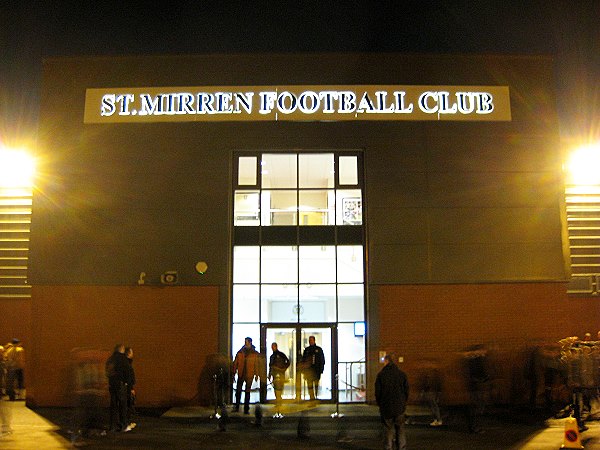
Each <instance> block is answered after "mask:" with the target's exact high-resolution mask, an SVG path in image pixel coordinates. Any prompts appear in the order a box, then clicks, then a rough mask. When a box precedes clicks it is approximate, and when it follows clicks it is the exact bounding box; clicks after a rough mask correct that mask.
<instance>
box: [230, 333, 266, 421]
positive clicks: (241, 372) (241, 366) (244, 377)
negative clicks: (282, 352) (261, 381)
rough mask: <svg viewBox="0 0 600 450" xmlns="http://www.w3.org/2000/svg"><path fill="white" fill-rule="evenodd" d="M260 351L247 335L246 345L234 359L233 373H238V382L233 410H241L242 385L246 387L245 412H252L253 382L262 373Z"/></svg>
mask: <svg viewBox="0 0 600 450" xmlns="http://www.w3.org/2000/svg"><path fill="white" fill-rule="evenodd" d="M258 356H259V353H258V352H257V351H256V348H255V347H254V345H252V338H250V337H247V338H246V339H245V340H244V346H243V347H242V348H240V349H239V350H238V352H237V353H236V355H235V359H234V361H233V371H232V375H233V376H235V375H236V374H237V384H236V392H235V406H234V407H233V412H238V411H239V410H240V401H241V399H242V386H243V387H244V394H245V395H244V414H250V392H251V390H252V382H253V381H255V380H257V379H258V375H259V373H260V367H259V357H258Z"/></svg>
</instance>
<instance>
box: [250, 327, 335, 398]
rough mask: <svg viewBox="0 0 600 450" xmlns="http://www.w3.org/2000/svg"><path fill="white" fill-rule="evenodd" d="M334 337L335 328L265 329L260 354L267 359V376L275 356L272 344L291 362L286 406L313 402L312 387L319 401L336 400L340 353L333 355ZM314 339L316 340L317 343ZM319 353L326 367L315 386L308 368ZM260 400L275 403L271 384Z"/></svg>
mask: <svg viewBox="0 0 600 450" xmlns="http://www.w3.org/2000/svg"><path fill="white" fill-rule="evenodd" d="M335 336H336V333H335V326H334V325H320V324H319V325H316V326H310V325H307V326H304V325H303V326H299V325H292V326H286V325H263V326H262V329H261V353H263V354H264V355H265V363H266V366H267V367H266V373H268V371H269V360H270V358H271V355H272V354H273V350H272V344H273V343H275V344H277V349H278V350H279V351H281V352H283V353H284V354H285V355H286V356H287V357H288V358H289V360H290V366H289V368H288V369H287V371H286V373H285V383H284V386H283V395H282V398H283V401H284V402H285V401H288V402H289V401H298V402H300V401H308V400H311V395H310V394H311V392H310V389H311V387H312V389H313V393H314V392H315V390H316V398H317V399H318V400H322V401H332V400H335V399H336V398H337V386H335V383H334V380H335V379H336V377H335V375H336V373H337V353H336V352H335V351H334V350H335V348H336V344H335V340H336V339H335ZM312 338H314V343H313V339H312ZM311 343H313V345H314V346H313V347H311ZM319 352H322V355H323V357H324V361H325V364H324V366H323V372H322V373H319V374H317V378H318V381H317V382H314V381H313V378H315V377H314V376H312V375H311V374H312V373H313V372H314V370H313V371H311V369H310V367H309V366H310V365H312V363H313V358H312V354H313V353H316V354H318V353H319ZM304 356H306V358H304ZM315 359H316V358H315ZM263 386H264V385H263ZM261 400H262V401H274V400H275V391H274V389H273V384H272V382H270V381H268V382H267V383H266V388H265V389H264V392H262V393H261Z"/></svg>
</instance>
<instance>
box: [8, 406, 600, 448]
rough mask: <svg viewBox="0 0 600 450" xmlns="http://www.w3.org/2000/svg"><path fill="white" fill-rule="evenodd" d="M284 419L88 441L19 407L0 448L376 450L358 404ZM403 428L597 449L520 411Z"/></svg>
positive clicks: (464, 441) (449, 441)
mask: <svg viewBox="0 0 600 450" xmlns="http://www.w3.org/2000/svg"><path fill="white" fill-rule="evenodd" d="M284 406H285V407H284V410H283V413H284V417H283V418H281V419H275V418H273V417H272V415H273V414H274V412H275V411H274V410H273V405H261V407H260V408H259V409H260V411H261V412H262V420H261V419H260V417H258V418H257V417H256V415H255V411H256V407H255V406H253V407H252V409H251V412H252V414H250V415H244V414H241V413H228V414H227V416H226V417H227V420H226V421H225V420H224V419H223V418H221V419H218V418H217V417H215V414H214V410H213V409H211V408H204V407H196V406H190V407H177V408H171V409H168V410H157V409H153V410H152V409H142V410H139V411H138V417H137V419H136V420H137V426H136V428H135V429H134V430H133V431H131V432H129V433H117V432H110V431H105V429H104V428H105V425H106V420H107V418H108V411H106V410H104V409H103V410H101V411H100V417H98V419H99V420H100V421H101V422H103V423H102V425H99V427H98V428H97V429H93V430H92V431H91V433H90V434H89V435H87V436H82V435H81V434H80V433H79V432H78V430H77V428H76V427H74V426H73V425H74V422H75V417H77V416H76V413H77V411H75V410H73V409H71V408H36V409H31V408H28V407H27V406H26V405H25V402H22V401H21V402H20V401H17V402H6V401H4V402H0V408H1V409H2V411H0V412H4V413H6V414H8V415H9V416H12V418H11V426H12V429H13V432H12V433H11V434H9V435H5V436H2V437H0V449H15V450H28V449H36V450H38V449H44V450H45V449H68V448H90V449H121V448H127V449H139V450H145V449H178V450H185V449H211V450H219V449H223V450H225V449H236V450H245V449H252V450H259V449H260V450H262V449H267V450H268V449H282V448H283V449H286V450H295V449H299V450H300V449H357V450H358V449H360V450H369V449H380V448H381V447H382V444H381V425H380V422H379V416H378V410H377V407H375V406H372V405H365V404H340V405H338V406H336V405H335V404H297V403H294V404H289V405H284ZM407 416H408V417H409V418H410V424H409V425H407V426H406V434H407V441H408V449H411V450H438V449H439V450H454V449H464V448H469V449H472V450H501V449H509V450H516V449H525V450H546V449H548V450H550V449H559V448H561V446H562V445H563V444H565V443H566V444H567V447H566V448H578V445H579V444H580V443H581V444H583V446H584V447H585V448H586V449H598V450H600V422H598V421H588V422H587V423H586V425H587V426H588V428H589V429H588V430H586V431H584V432H582V433H581V434H576V440H575V442H570V441H568V440H565V436H566V432H565V422H566V420H567V419H565V418H561V419H557V418H554V417H552V416H550V417H547V414H545V413H544V412H543V411H540V410H534V411H532V410H529V409H527V408H509V407H494V408H488V410H487V413H485V414H484V416H483V417H482V420H481V424H482V428H483V431H484V432H483V433H480V434H471V433H468V431H467V424H466V414H465V411H463V410H462V409H461V408H451V409H445V410H444V414H443V416H444V417H443V418H444V425H443V426H441V427H430V426H429V425H428V424H429V422H430V421H431V417H430V416H429V415H428V412H427V410H426V409H425V408H422V407H420V406H409V409H408V411H407Z"/></svg>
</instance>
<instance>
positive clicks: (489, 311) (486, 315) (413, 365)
mask: <svg viewBox="0 0 600 450" xmlns="http://www.w3.org/2000/svg"><path fill="white" fill-rule="evenodd" d="M565 292H566V289H565V285H564V284H562V283H523V284H479V285H476V284H470V285H406V286H399V285H396V286H391V285H388V286H380V287H379V293H378V297H379V300H378V314H379V321H380V323H379V325H380V333H379V344H378V345H379V349H380V350H383V351H388V352H395V353H397V354H398V356H402V357H403V358H404V363H402V364H400V367H402V368H403V370H405V371H406V372H407V374H408V376H409V379H410V380H411V382H413V383H415V381H416V380H415V374H416V373H417V371H418V367H419V365H420V362H421V361H422V360H423V359H425V358H434V359H436V360H437V361H438V362H439V364H440V365H441V367H442V373H443V375H444V388H445V389H444V391H445V392H444V397H445V401H446V402H448V403H461V402H464V401H465V400H466V398H467V396H466V392H465V388H464V377H463V375H462V374H463V371H462V367H463V366H462V364H461V352H462V351H463V350H464V349H465V348H467V347H468V346H470V345H475V344H485V345H486V346H487V347H488V348H489V349H490V363H491V367H492V370H493V374H494V378H495V381H494V383H493V385H494V392H493V396H494V398H493V400H495V401H498V402H509V401H510V402H521V401H525V399H527V398H528V397H527V396H528V389H529V387H528V384H527V381H526V378H525V370H526V361H527V358H528V355H529V354H530V352H531V349H532V348H533V347H535V346H536V345H539V344H542V343H553V342H556V341H558V340H559V339H561V338H563V337H565V336H572V335H578V336H583V334H584V333H585V332H587V331H589V332H591V333H593V334H595V333H596V332H597V331H598V330H599V329H600V320H599V319H600V305H599V304H598V299H593V298H569V297H567V295H566V293H565ZM413 394H416V392H414V390H413ZM414 399H415V397H413V400H414Z"/></svg>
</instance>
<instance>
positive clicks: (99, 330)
mask: <svg viewBox="0 0 600 450" xmlns="http://www.w3.org/2000/svg"><path fill="white" fill-rule="evenodd" d="M218 304H219V289H218V287H192V286H189V287H183V286H182V287H179V286H168V287H146V286H143V287H138V286H135V287H134V286H129V287H128V286H120V287H116V286H34V287H33V294H32V307H31V320H32V323H33V324H34V326H33V328H34V329H33V330H32V338H31V344H30V346H29V347H30V349H29V350H30V351H29V354H28V356H29V361H28V363H29V366H28V374H27V398H28V403H29V404H31V405H37V406H66V405H70V404H72V401H73V399H74V396H73V378H74V376H73V365H72V362H73V361H72V358H71V350H72V349H74V348H76V347H85V348H91V349H97V350H105V351H107V352H112V349H113V347H114V345H115V344H116V343H124V344H125V345H128V346H131V347H133V349H134V367H135V370H136V378H137V385H136V390H137V393H138V404H139V405H140V406H160V405H176V404H189V403H192V404H194V403H195V404H197V403H199V402H203V403H206V402H207V401H208V399H209V398H210V393H211V392H212V386H205V385H202V386H201V387H199V380H200V378H201V377H204V375H205V374H203V369H204V367H205V364H206V361H207V358H208V357H209V355H211V354H214V353H217V351H218V335H219V333H218V330H219V314H218ZM204 378H206V377H204Z"/></svg>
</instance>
